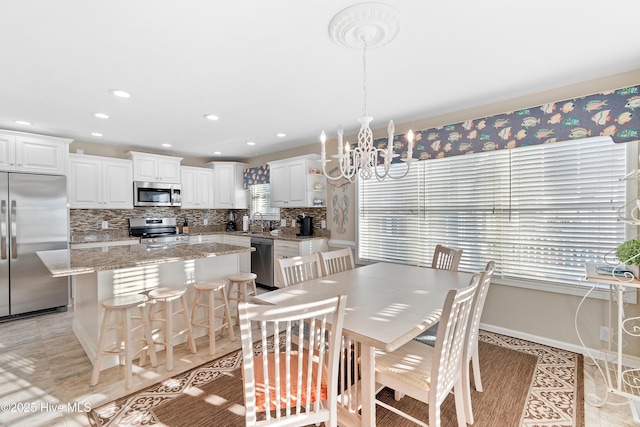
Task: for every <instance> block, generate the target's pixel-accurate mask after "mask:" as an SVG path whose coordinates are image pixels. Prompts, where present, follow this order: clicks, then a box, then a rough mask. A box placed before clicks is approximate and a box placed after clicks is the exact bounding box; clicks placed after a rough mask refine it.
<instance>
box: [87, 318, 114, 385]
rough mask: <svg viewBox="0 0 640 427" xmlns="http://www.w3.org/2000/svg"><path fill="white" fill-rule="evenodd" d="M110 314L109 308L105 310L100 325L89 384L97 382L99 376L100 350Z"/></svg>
mask: <svg viewBox="0 0 640 427" xmlns="http://www.w3.org/2000/svg"><path fill="white" fill-rule="evenodd" d="M110 316H111V310H105V312H104V316H103V319H102V326H101V327H100V337H99V338H98V348H97V349H96V359H95V361H94V362H93V374H92V375H91V386H92V387H93V386H95V385H96V384H98V379H99V378H100V364H101V362H102V350H103V348H104V340H105V335H106V334H107V323H109V318H110Z"/></svg>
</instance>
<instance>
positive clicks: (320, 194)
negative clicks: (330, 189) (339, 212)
mask: <svg viewBox="0 0 640 427" xmlns="http://www.w3.org/2000/svg"><path fill="white" fill-rule="evenodd" d="M318 159H319V156H316V155H307V156H300V157H294V158H291V159H285V160H278V161H275V162H269V170H270V172H269V181H270V183H271V206H277V207H281V208H305V207H314V206H315V207H321V206H326V203H325V199H326V183H327V182H326V181H327V180H326V178H325V177H324V175H321V174H319V173H313V172H315V171H320V170H321V163H320V162H319V161H318Z"/></svg>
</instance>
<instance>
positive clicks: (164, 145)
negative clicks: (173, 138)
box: [162, 143, 171, 148]
mask: <svg viewBox="0 0 640 427" xmlns="http://www.w3.org/2000/svg"><path fill="white" fill-rule="evenodd" d="M162 146H163V147H167V148H168V147H171V144H167V143H164V144H162Z"/></svg>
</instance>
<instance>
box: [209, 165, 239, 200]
mask: <svg viewBox="0 0 640 427" xmlns="http://www.w3.org/2000/svg"><path fill="white" fill-rule="evenodd" d="M207 165H209V167H211V168H212V169H213V172H214V184H213V187H214V192H213V194H214V207H215V208H216V209H247V208H248V203H249V198H248V197H247V190H245V188H244V168H245V167H246V166H247V165H246V164H244V163H237V162H209V163H207Z"/></svg>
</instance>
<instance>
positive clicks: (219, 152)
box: [213, 151, 222, 156]
mask: <svg viewBox="0 0 640 427" xmlns="http://www.w3.org/2000/svg"><path fill="white" fill-rule="evenodd" d="M213 154H215V155H216V156H219V155H220V154H222V151H214V152H213Z"/></svg>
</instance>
